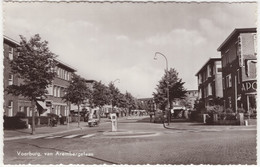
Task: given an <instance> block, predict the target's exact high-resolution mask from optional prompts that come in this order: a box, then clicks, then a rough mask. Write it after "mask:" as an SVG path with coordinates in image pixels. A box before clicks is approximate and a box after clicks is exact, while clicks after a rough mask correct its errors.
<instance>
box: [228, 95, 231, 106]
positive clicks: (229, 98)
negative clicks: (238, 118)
mask: <svg viewBox="0 0 260 167" xmlns="http://www.w3.org/2000/svg"><path fill="white" fill-rule="evenodd" d="M231 107H232V102H231V97H228V108H231Z"/></svg>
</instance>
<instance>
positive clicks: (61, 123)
mask: <svg viewBox="0 0 260 167" xmlns="http://www.w3.org/2000/svg"><path fill="white" fill-rule="evenodd" d="M59 120H60V125H63V124H64V122H63V119H62V115H61V114H60V115H59Z"/></svg>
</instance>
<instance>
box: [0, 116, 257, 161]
mask: <svg viewBox="0 0 260 167" xmlns="http://www.w3.org/2000/svg"><path fill="white" fill-rule="evenodd" d="M104 119H105V118H104ZM4 144H5V145H4V164H176V165H178V164H186V165H187V164H221V165H223V164H226V165H228V164H256V127H255V126H248V127H241V126H240V127H239V126H205V125H201V124H196V123H191V122H178V123H176V122H175V123H171V125H170V126H169V127H167V128H164V127H163V126H162V124H154V123H150V122H149V118H148V117H140V118H136V119H127V118H119V122H118V131H117V132H111V124H110V123H109V122H103V123H101V124H100V125H99V126H98V127H92V128H88V127H85V128H83V129H82V130H76V131H69V132H64V133H58V134H45V135H36V136H28V137H27V138H21V139H15V140H7V141H5V142H4Z"/></svg>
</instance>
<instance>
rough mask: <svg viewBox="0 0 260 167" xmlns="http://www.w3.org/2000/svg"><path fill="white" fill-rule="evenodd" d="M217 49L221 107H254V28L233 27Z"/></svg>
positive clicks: (255, 43)
mask: <svg viewBox="0 0 260 167" xmlns="http://www.w3.org/2000/svg"><path fill="white" fill-rule="evenodd" d="M217 50H218V51H219V52H221V62H222V83H223V95H224V107H225V108H231V109H233V110H234V111H237V109H238V108H244V109H245V110H246V111H248V110H250V109H256V96H257V91H256V88H257V78H256V76H257V75H256V66H257V35H256V28H242V29H235V30H234V31H233V32H232V33H231V34H230V35H229V36H228V37H227V38H226V40H225V41H224V42H223V43H222V44H221V45H220V46H219V48H218V49H217Z"/></svg>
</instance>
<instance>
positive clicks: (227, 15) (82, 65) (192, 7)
mask: <svg viewBox="0 0 260 167" xmlns="http://www.w3.org/2000/svg"><path fill="white" fill-rule="evenodd" d="M256 9H257V4H256V3H213V2H212V3H126V2H125V3H66V2H63V3H61V2H60V3H54V2H52V3H50V2H41V3H39V2H34V3H28V2H22V3H21V2H20V3H18V2H16V3H12V2H5V3H3V19H4V26H3V31H4V35H6V36H8V37H10V38H12V39H14V40H16V41H20V38H19V35H23V36H25V37H26V38H27V39H29V38H30V37H31V36H33V35H34V34H40V36H41V37H42V39H43V40H47V41H48V42H49V48H50V50H51V51H52V52H53V53H55V54H57V55H58V59H60V60H62V61H63V62H65V63H66V64H69V65H70V66H72V67H74V68H75V69H76V70H77V74H79V75H81V76H82V77H84V78H86V79H94V80H96V81H101V82H102V83H104V84H106V85H108V84H109V83H110V82H111V81H115V80H116V79H119V80H120V82H115V86H116V87H118V88H119V89H120V91H121V92H122V93H125V92H126V91H128V92H130V93H131V94H132V95H133V96H135V97H137V98H145V97H152V93H153V92H155V88H156V85H157V84H158V81H159V80H160V79H161V78H162V76H163V74H164V69H165V68H166V61H165V59H164V57H162V56H160V55H158V56H157V60H154V55H155V52H160V53H162V54H164V55H165V56H166V57H167V60H168V66H169V68H175V69H176V70H177V72H178V73H179V78H181V79H182V80H183V81H184V82H185V84H184V87H185V88H186V89H187V90H190V89H192V90H194V89H197V87H198V85H197V78H196V76H195V74H196V73H197V72H198V71H199V69H200V68H201V67H202V66H203V65H204V64H205V63H206V61H208V59H209V58H211V57H220V53H219V52H218V51H217V48H218V47H219V46H220V45H221V43H222V42H223V41H224V40H225V39H226V38H227V36H228V35H229V34H230V33H231V32H232V31H233V30H234V29H235V28H251V27H256V20H257V19H256V18H257V17H256Z"/></svg>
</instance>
